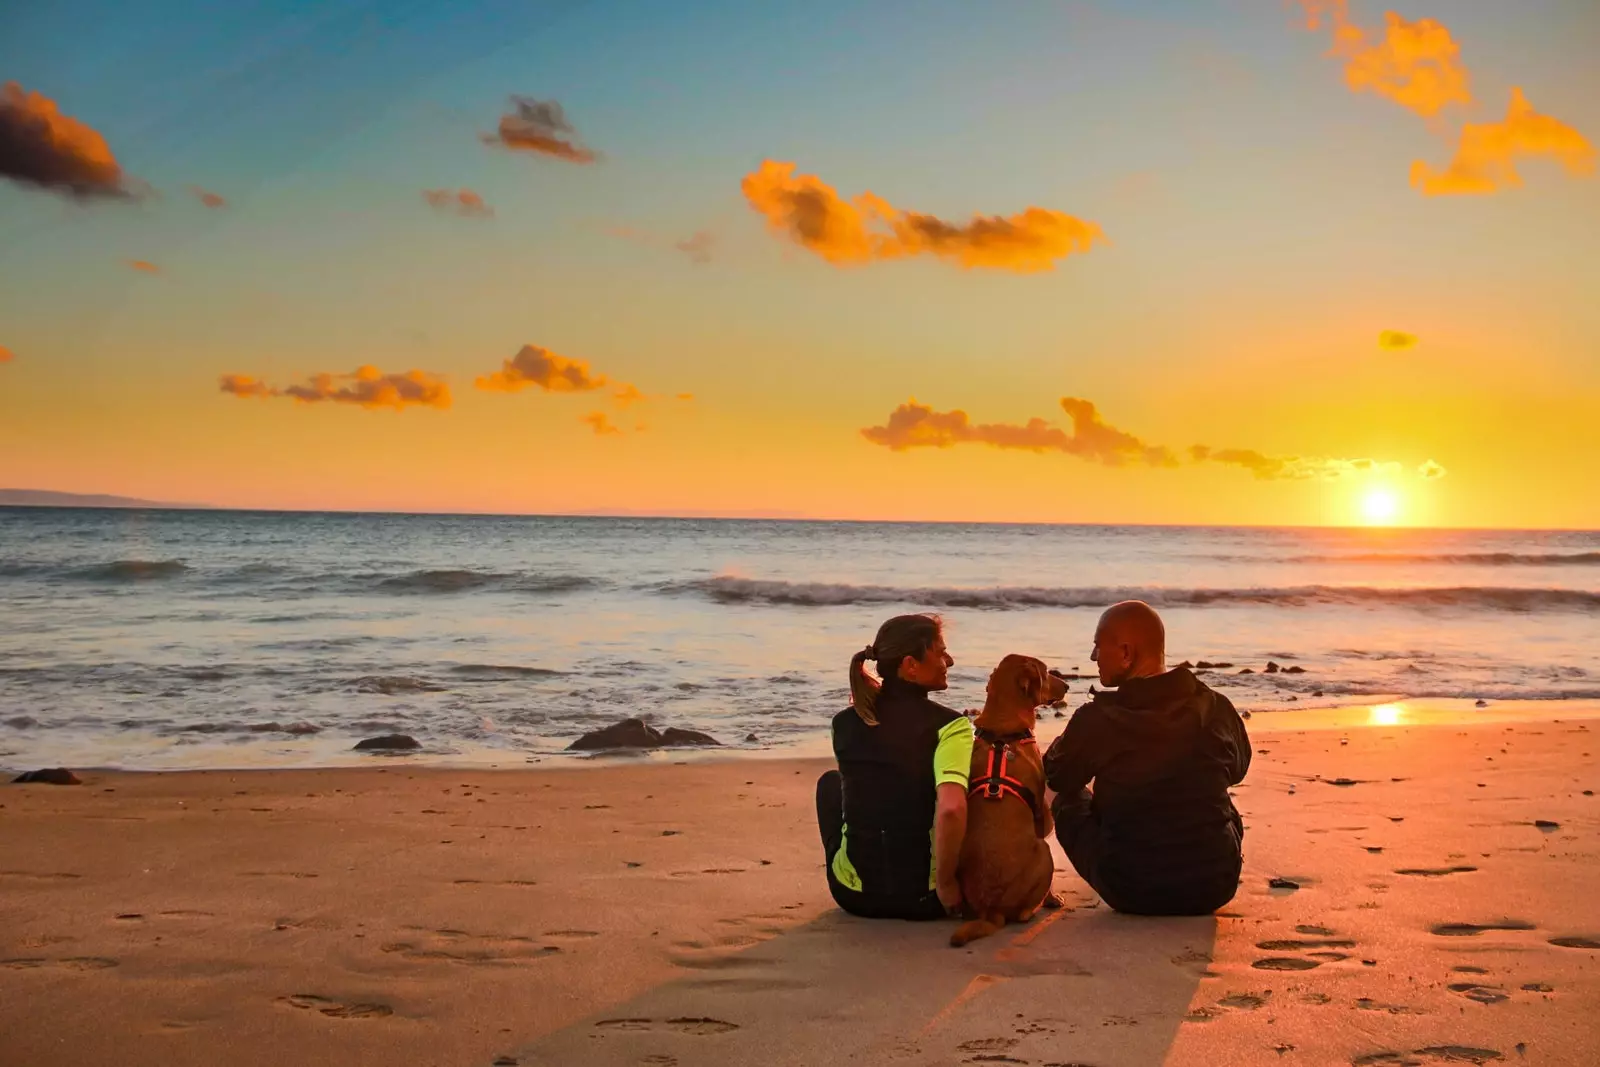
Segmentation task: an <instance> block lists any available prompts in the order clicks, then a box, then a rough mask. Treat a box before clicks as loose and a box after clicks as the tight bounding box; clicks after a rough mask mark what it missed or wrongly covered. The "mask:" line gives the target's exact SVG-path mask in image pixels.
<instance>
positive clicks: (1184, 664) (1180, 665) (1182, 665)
mask: <svg viewBox="0 0 1600 1067" xmlns="http://www.w3.org/2000/svg"><path fill="white" fill-rule="evenodd" d="M1179 668H1182V669H1183V670H1186V671H1192V670H1194V664H1193V663H1190V662H1189V661H1188V660H1184V661H1183V662H1182V663H1177V664H1174V665H1173V667H1172V669H1173V670H1178V669H1179Z"/></svg>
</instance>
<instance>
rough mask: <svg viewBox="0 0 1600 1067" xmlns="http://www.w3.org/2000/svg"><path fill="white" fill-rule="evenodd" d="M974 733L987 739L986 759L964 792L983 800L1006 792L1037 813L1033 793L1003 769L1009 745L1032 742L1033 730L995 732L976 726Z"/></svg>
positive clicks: (994, 798) (1009, 749)
mask: <svg viewBox="0 0 1600 1067" xmlns="http://www.w3.org/2000/svg"><path fill="white" fill-rule="evenodd" d="M975 733H976V734H977V736H978V737H979V738H981V739H982V740H984V741H987V742H988V743H989V763H988V765H987V766H985V767H984V770H983V774H982V775H980V776H979V777H977V778H974V779H973V780H972V784H971V786H970V787H969V788H968V789H967V796H969V797H975V796H981V797H983V799H985V800H999V799H1000V798H1001V797H1003V796H1005V795H1006V794H1007V793H1010V794H1011V795H1012V796H1014V797H1017V798H1019V799H1020V800H1021V801H1022V802H1023V803H1024V804H1027V805H1028V810H1029V811H1032V812H1035V813H1037V812H1038V810H1039V800H1038V798H1037V797H1035V796H1034V795H1033V790H1031V789H1029V788H1028V787H1027V785H1026V784H1024V783H1023V782H1022V780H1021V779H1019V778H1016V777H1014V776H1013V775H1012V774H1011V773H1010V771H1009V770H1008V769H1007V767H1006V764H1007V763H1008V761H1009V760H1010V757H1011V746H1012V745H1033V744H1037V742H1035V741H1034V739H1033V731H1031V730H1024V731H1023V732H1022V733H1019V734H995V733H990V732H989V731H988V730H984V729H981V728H980V729H978V730H976V731H975Z"/></svg>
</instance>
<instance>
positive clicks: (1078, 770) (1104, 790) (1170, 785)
mask: <svg viewBox="0 0 1600 1067" xmlns="http://www.w3.org/2000/svg"><path fill="white" fill-rule="evenodd" d="M1090 658H1091V659H1093V660H1094V662H1095V663H1096V664H1097V665H1098V667H1099V669H1100V682H1101V684H1102V685H1105V686H1108V687H1112V690H1111V691H1108V692H1101V693H1096V694H1095V697H1094V699H1093V700H1092V701H1090V702H1089V703H1087V704H1085V705H1084V706H1083V707H1081V708H1079V709H1078V710H1077V711H1076V712H1074V713H1073V715H1072V719H1071V720H1070V721H1069V722H1068V723H1067V728H1066V730H1065V731H1064V732H1063V733H1062V734H1061V736H1060V737H1058V738H1056V741H1055V744H1053V745H1051V746H1050V751H1049V752H1047V753H1046V754H1045V757H1044V772H1045V780H1046V782H1047V783H1048V785H1049V789H1050V791H1051V792H1052V793H1053V794H1054V795H1053V799H1052V800H1051V804H1050V808H1051V811H1052V813H1053V814H1054V815H1055V822H1056V837H1057V839H1058V840H1060V842H1061V847H1062V848H1063V849H1064V850H1065V851H1066V853H1067V858H1068V859H1070V860H1071V861H1072V865H1073V867H1075V868H1077V871H1078V874H1079V875H1081V876H1082V877H1083V880H1084V881H1086V882H1088V883H1089V884H1090V885H1091V886H1093V887H1094V889H1095V891H1096V892H1097V893H1099V894H1100V896H1101V897H1102V898H1103V899H1104V900H1105V902H1106V903H1107V904H1109V905H1110V906H1111V907H1113V908H1115V909H1116V910H1118V911H1125V912H1132V913H1135V914H1139V915H1204V914H1207V913H1209V912H1212V911H1215V910H1216V909H1218V908H1220V907H1222V906H1223V905H1224V904H1226V903H1227V902H1228V901H1230V900H1232V899H1233V894H1234V892H1235V890H1237V889H1238V886H1239V869H1240V865H1241V864H1242V862H1243V857H1244V853H1243V848H1242V845H1243V840H1244V825H1243V823H1241V822H1240V820H1239V813H1238V812H1237V811H1236V810H1234V807H1233V801H1232V800H1231V799H1230V798H1229V796H1228V787H1229V786H1232V785H1237V784H1238V783H1239V782H1240V781H1241V780H1243V778H1244V775H1245V771H1247V770H1249V768H1250V738H1249V737H1248V736H1247V735H1246V734H1245V729H1244V723H1243V722H1241V721H1240V719H1239V713H1238V712H1237V711H1235V710H1234V707H1233V705H1232V704H1231V703H1230V702H1229V701H1228V698H1227V697H1225V696H1223V695H1221V694H1220V693H1214V692H1212V691H1211V690H1210V689H1208V688H1206V686H1205V684H1204V683H1203V682H1201V681H1200V680H1199V679H1198V678H1196V677H1195V676H1194V675H1193V674H1191V673H1189V670H1188V669H1187V668H1185V667H1178V668H1175V669H1173V670H1170V671H1169V670H1167V666H1166V628H1165V627H1164V626H1163V625H1162V623H1161V616H1159V615H1157V614H1156V612H1155V609H1153V608H1152V607H1150V605H1148V604H1145V603H1143V602H1142V601H1138V600H1126V601H1123V602H1122V603H1120V604H1115V605H1113V606H1111V607H1110V608H1107V609H1106V611H1105V613H1104V614H1103V615H1101V616H1100V625H1099V626H1098V627H1097V628H1096V629H1095V633H1094V651H1093V653H1092V654H1091V656H1090ZM1091 782H1093V783H1094V790H1093V792H1090V790H1089V789H1087V788H1086V786H1088V785H1089V784H1090V783H1091Z"/></svg>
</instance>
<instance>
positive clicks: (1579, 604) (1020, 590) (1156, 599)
mask: <svg viewBox="0 0 1600 1067" xmlns="http://www.w3.org/2000/svg"><path fill="white" fill-rule="evenodd" d="M657 590H658V591H659V592H661V593H664V594H667V595H684V594H689V595H699V596H704V597H707V598H709V599H711V600H714V601H716V602H718V603H723V604H769V605H786V606H787V605H792V606H798V607H835V606H849V605H858V604H919V605H925V606H928V607H939V608H977V609H988V610H1008V609H1017V608H1088V607H1104V606H1105V605H1107V604H1115V603H1116V602H1117V601H1119V600H1143V601H1144V602H1145V603H1147V604H1151V605H1154V606H1156V607H1213V606H1217V607H1227V606H1235V605H1248V606H1255V607H1305V606H1308V605H1317V604H1327V605H1347V606H1349V605H1354V606H1362V605H1370V606H1399V607H1418V608H1427V607H1459V608H1477V609H1482V610H1490V611H1515V612H1533V611H1594V610H1600V592H1591V591H1588V590H1582V589H1531V588H1520V587H1508V586H1453V587H1438V588H1428V587H1424V588H1381V587H1373V586H1345V585H1302V586H1279V587H1251V588H1167V587H1160V586H1122V587H1116V586H1083V587H1065V588H1061V587H1048V586H980V587H975V588H956V587H915V586H888V585H848V584H842V583H830V582H788V581H781V580H777V579H764V578H738V577H732V576H728V575H720V576H718V577H715V578H704V579H699V580H695V581H688V582H669V583H664V584H662V585H660V586H658V587H657Z"/></svg>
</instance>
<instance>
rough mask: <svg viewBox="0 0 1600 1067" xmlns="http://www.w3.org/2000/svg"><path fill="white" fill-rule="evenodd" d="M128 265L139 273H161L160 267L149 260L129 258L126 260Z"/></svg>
mask: <svg viewBox="0 0 1600 1067" xmlns="http://www.w3.org/2000/svg"><path fill="white" fill-rule="evenodd" d="M128 266H129V267H132V268H133V269H134V270H136V271H138V272H139V273H140V274H160V273H161V268H160V267H158V266H156V265H155V264H154V263H151V262H150V261H149V260H144V259H130V260H128Z"/></svg>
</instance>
